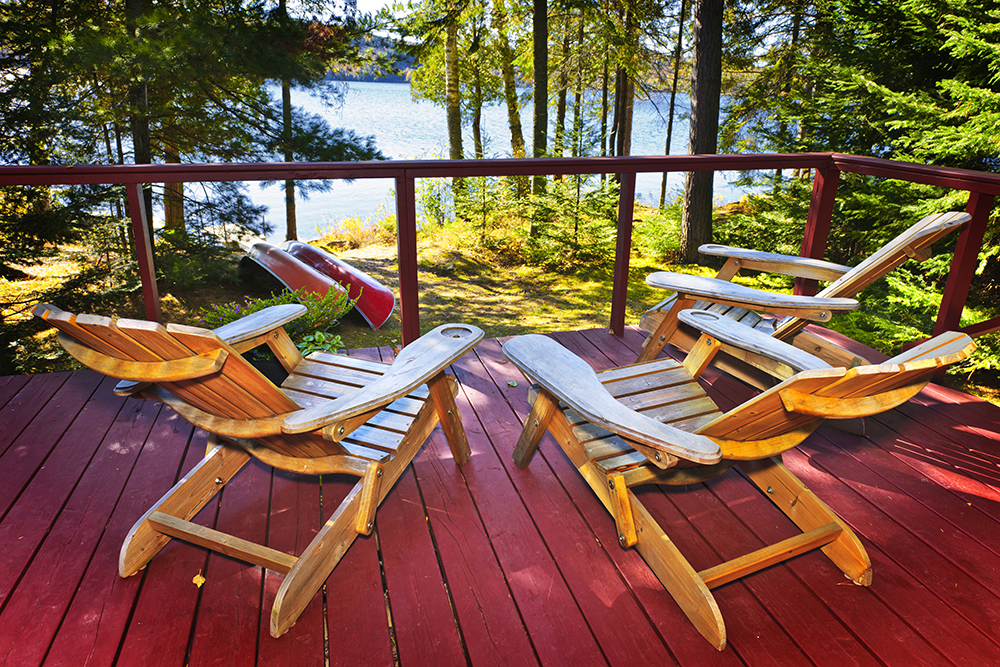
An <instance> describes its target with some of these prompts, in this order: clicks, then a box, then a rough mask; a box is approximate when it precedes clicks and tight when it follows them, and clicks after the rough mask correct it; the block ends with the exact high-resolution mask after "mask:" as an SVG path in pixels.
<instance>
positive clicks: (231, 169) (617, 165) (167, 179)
mask: <svg viewBox="0 0 1000 667" xmlns="http://www.w3.org/2000/svg"><path fill="white" fill-rule="evenodd" d="M831 155H832V154H831V153H773V154H752V155H641V156H624V157H585V158H527V159H523V158H522V159H514V158H506V159H491V160H393V161H372V162H310V163H301V162H299V163H296V162H291V163H282V162H267V163H239V164H139V165H134V164H128V165H65V166H57V165H52V166H15V165H9V166H0V185H57V184H93V183H177V182H190V181H193V182H198V181H272V180H287V179H292V180H308V179H328V178H329V179H340V178H399V177H409V178H438V177H444V178H447V177H454V176H514V175H542V174H602V173H603V174H614V173H626V172H636V173H638V172H662V171H716V170H725V171H729V170H733V171H740V170H754V169H793V168H799V169H809V168H814V167H825V166H827V165H829V164H830V157H831Z"/></svg>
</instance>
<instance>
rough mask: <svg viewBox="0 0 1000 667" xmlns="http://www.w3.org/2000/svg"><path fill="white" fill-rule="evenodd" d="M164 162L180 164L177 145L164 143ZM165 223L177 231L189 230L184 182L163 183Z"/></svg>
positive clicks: (167, 227)
mask: <svg viewBox="0 0 1000 667" xmlns="http://www.w3.org/2000/svg"><path fill="white" fill-rule="evenodd" d="M164 162H166V163H167V164H180V163H181V154H180V152H179V151H178V150H177V147H176V146H174V145H172V144H170V142H169V141H168V142H166V143H165V145H164ZM163 219H164V222H163V225H164V227H165V228H166V229H169V230H172V231H175V232H184V231H187V227H186V226H185V224H184V184H183V183H165V184H164V185H163Z"/></svg>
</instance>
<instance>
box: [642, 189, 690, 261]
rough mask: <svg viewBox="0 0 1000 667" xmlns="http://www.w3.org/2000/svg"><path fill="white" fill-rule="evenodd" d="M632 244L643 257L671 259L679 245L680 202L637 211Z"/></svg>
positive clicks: (661, 259) (660, 259)
mask: <svg viewBox="0 0 1000 667" xmlns="http://www.w3.org/2000/svg"><path fill="white" fill-rule="evenodd" d="M632 245H633V247H634V248H635V249H636V250H637V251H638V252H639V254H640V255H642V256H643V257H649V258H652V259H656V260H659V261H664V262H669V261H673V260H674V258H675V255H676V253H677V250H678V249H679V248H680V245H681V202H680V201H679V200H677V201H674V202H673V203H672V204H669V205H667V206H665V207H663V208H662V209H659V210H657V209H649V210H648V211H644V212H643V214H642V215H641V216H640V215H638V213H637V215H636V220H635V225H634V227H633V230H632Z"/></svg>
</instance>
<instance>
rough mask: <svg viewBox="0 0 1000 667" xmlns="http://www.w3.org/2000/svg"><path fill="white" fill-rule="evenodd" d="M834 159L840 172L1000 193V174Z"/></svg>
mask: <svg viewBox="0 0 1000 667" xmlns="http://www.w3.org/2000/svg"><path fill="white" fill-rule="evenodd" d="M831 160H832V162H833V165H834V166H835V167H836V168H837V169H839V170H840V171H846V172H852V173H855V174H864V175H866V176H876V177H881V178H895V179H900V180H904V181H911V182H913V183H924V184H927V185H938V186H941V187H945V188H952V189H954V190H968V191H971V192H982V193H983V194H990V195H998V194H1000V174H991V173H988V172H985V171H973V170H971V169H958V168H956V167H937V166H934V165H929V164H918V163H915V162H900V161H897V160H884V159H881V158H874V157H863V156H860V155H846V154H843V153H833V154H832V156H831Z"/></svg>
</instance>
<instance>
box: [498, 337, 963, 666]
mask: <svg viewBox="0 0 1000 667" xmlns="http://www.w3.org/2000/svg"><path fill="white" fill-rule="evenodd" d="M751 331H752V330H751ZM758 336H759V338H760V339H763V341H769V342H765V343H761V340H757V341H755V344H757V345H767V346H769V347H774V348H777V349H778V350H779V353H780V354H785V355H786V356H787V357H788V360H795V359H798V362H803V359H802V355H803V354H804V353H803V352H802V351H801V350H796V349H795V348H793V347H791V346H789V345H787V344H785V343H782V342H780V341H776V340H774V339H771V338H770V337H768V336H766V335H764V334H758ZM719 348H720V345H719V341H718V340H717V339H716V338H715V337H713V336H712V335H709V334H704V335H702V336H701V337H700V338H699V340H698V342H697V343H696V344H695V345H694V346H693V349H692V350H691V352H690V354H688V356H687V358H686V359H685V360H684V361H683V362H677V361H675V360H674V359H672V358H666V359H658V360H654V361H649V362H645V363H639V364H635V365H632V366H625V367H622V368H615V369H612V370H608V371H604V372H601V373H595V372H594V371H593V370H592V369H591V368H590V366H589V365H587V364H586V363H585V362H584V361H583V360H581V359H580V358H578V357H576V356H575V355H573V354H572V353H570V352H569V351H568V350H566V349H565V348H563V347H562V346H560V345H559V344H558V343H556V342H555V341H553V340H551V339H549V338H546V337H544V336H540V335H534V334H532V335H527V336H520V337H517V338H514V339H511V340H510V341H508V342H507V343H505V344H504V346H503V351H504V354H505V355H506V356H507V358H508V359H510V360H511V361H512V362H513V363H514V364H515V365H516V366H517V367H518V368H519V369H520V370H521V371H522V372H523V373H524V374H525V375H526V376H527V377H528V378H529V379H530V380H531V381H533V382H536V383H537V385H536V386H534V387H532V389H531V396H530V397H529V398H530V399H531V403H532V408H531V412H530V414H529V415H528V417H527V419H526V420H525V425H524V429H523V431H522V432H521V436H520V438H519V439H518V441H517V445H516V446H515V449H514V461H515V462H516V463H517V465H518V466H519V467H521V468H525V467H527V465H528V464H529V463H530V461H531V458H532V456H533V455H534V453H535V451H536V449H537V447H538V444H539V442H540V441H541V439H542V437H543V435H544V433H545V431H549V432H551V433H552V435H553V436H554V437H555V440H556V442H558V443H559V445H560V446H561V447H562V449H563V450H564V451H565V452H566V455H567V456H568V457H569V459H570V461H572V463H573V465H574V466H575V467H576V468H577V469H578V470H579V471H580V472H581V474H582V475H583V477H584V479H585V480H586V481H587V483H588V484H589V485H590V487H591V488H592V489H593V490H594V493H596V494H597V496H598V498H599V499H600V500H601V502H602V503H603V504H604V506H605V508H606V509H607V510H608V512H609V513H610V514H611V516H612V517H613V518H614V521H615V526H616V528H617V532H618V540H619V542H620V543H621V546H622V547H623V548H630V547H633V546H634V547H635V548H636V549H637V550H638V551H639V553H640V554H641V555H642V557H643V558H644V559H645V561H646V562H647V563H648V564H649V566H650V568H651V569H652V570H653V572H654V573H655V574H656V576H657V578H659V580H660V581H661V582H662V583H663V585H664V587H665V588H666V589H667V591H668V592H669V593H670V595H671V596H672V597H673V598H674V600H675V601H676V602H677V604H678V605H679V606H680V607H681V609H682V610H683V611H684V613H685V614H686V615H687V617H688V618H689V619H690V620H691V622H692V623H693V624H694V625H695V627H696V628H697V629H698V631H699V632H701V634H702V635H703V636H704V637H705V638H706V639H708V641H709V642H711V643H712V645H713V646H715V647H716V648H717V649H719V650H722V649H723V648H725V645H726V629H725V624H724V622H723V619H722V614H721V612H720V610H719V607H718V605H717V604H716V601H715V598H714V597H713V595H712V592H711V590H712V589H713V588H716V587H718V586H722V585H723V584H726V583H728V582H731V581H733V580H735V579H738V578H740V577H743V576H746V575H748V574H751V573H753V572H756V571H758V570H761V569H763V568H765V567H768V566H770V565H773V564H775V563H779V562H782V561H784V560H787V559H789V558H792V557H794V556H797V555H800V554H803V553H805V552H807V551H810V550H813V549H817V548H820V549H822V550H823V552H824V553H825V554H826V555H827V556H828V557H829V558H830V560H832V561H833V562H834V563H835V564H836V565H837V566H838V567H839V568H840V569H841V570H842V571H843V572H844V574H846V575H847V576H848V577H849V578H850V579H852V580H853V581H855V582H856V583H858V584H861V585H864V586H868V585H869V584H870V583H871V577H872V572H871V561H870V560H869V558H868V555H867V554H866V553H865V549H864V547H863V546H862V545H861V542H860V541H859V540H858V538H857V537H856V536H855V535H854V533H853V532H852V531H851V529H850V528H849V527H848V526H847V525H846V524H845V523H844V522H843V521H842V520H841V519H840V518H839V517H838V516H837V515H836V514H834V512H833V511H832V510H830V508H828V507H827V506H826V505H825V504H824V503H823V502H822V501H820V500H819V499H818V498H817V497H816V496H815V495H814V494H813V493H812V492H811V491H809V490H808V489H807V488H806V487H805V486H804V485H803V484H802V482H800V481H799V480H798V479H797V478H796V477H795V476H794V475H793V474H792V473H791V472H790V471H789V470H788V469H787V468H786V467H785V466H784V465H782V463H781V456H780V455H781V453H782V452H784V451H786V450H788V449H790V448H792V447H795V446H796V445H798V444H799V443H800V442H802V441H803V440H804V439H805V438H806V437H808V436H809V435H810V434H811V433H812V432H813V431H814V430H815V429H816V428H817V426H819V424H820V423H821V422H822V421H823V420H824V419H827V418H833V419H841V418H854V417H859V416H866V415H871V414H875V413H878V412H882V411H884V410H888V409H890V408H892V407H894V406H896V405H899V404H901V403H903V402H905V401H907V400H909V398H910V397H912V396H913V395H914V394H916V393H917V392H919V391H920V390H921V389H922V388H923V387H924V385H926V383H927V382H928V380H929V379H930V378H931V376H932V375H933V373H934V372H935V371H936V370H937V369H938V368H940V367H942V366H943V365H946V364H950V363H954V362H956V361H959V360H961V359H964V358H966V357H967V356H968V355H969V354H970V353H971V352H972V350H973V349H975V344H974V343H973V342H972V341H971V340H970V339H969V337H968V336H966V335H964V334H955V333H949V334H943V335H941V336H938V337H937V338H935V339H933V340H932V341H928V342H927V343H925V344H924V345H921V346H920V347H919V348H915V349H913V350H910V351H909V352H908V353H906V354H905V355H903V356H901V357H899V358H896V359H891V360H890V361H889V362H887V363H886V364H882V365H879V366H862V367H857V368H852V369H850V370H848V369H845V368H822V369H819V370H809V371H804V372H801V373H798V374H796V375H795V376H793V377H792V378H790V379H788V380H786V381H784V382H782V383H781V384H779V385H777V386H775V387H773V388H772V389H770V390H768V391H766V392H764V393H762V394H760V395H758V396H756V397H755V398H753V399H751V400H749V401H747V402H745V403H743V404H742V405H740V406H738V407H736V408H734V409H732V410H730V411H728V412H726V413H722V412H721V411H720V410H719V409H718V408H717V407H716V405H715V403H714V402H713V401H712V400H711V399H710V398H709V397H708V396H707V395H706V393H705V392H704V390H703V389H702V388H701V386H700V385H699V384H698V382H697V381H696V378H697V377H698V375H699V374H700V373H701V371H702V370H704V368H705V367H706V366H707V365H708V363H709V362H710V361H711V360H712V357H713V356H714V355H715V354H716V353H717V351H718V350H719ZM816 361H817V362H818V364H819V365H823V362H822V361H819V360H816ZM803 363H807V364H811V363H812V362H809V361H808V360H805V361H804V362H803ZM733 465H739V466H740V468H742V470H743V471H744V472H745V473H746V475H747V476H748V477H749V478H750V479H751V480H752V481H753V483H754V484H755V485H756V486H757V487H758V488H759V489H760V490H761V491H762V493H763V494H764V497H766V498H768V499H769V500H771V501H772V502H774V504H775V505H776V506H777V507H778V508H779V509H780V510H781V511H782V512H784V513H785V514H786V515H787V516H788V517H789V519H791V520H792V522H793V523H794V524H795V525H796V526H798V527H799V528H800V529H801V530H802V531H803V532H802V534H800V535H796V536H794V537H792V538H789V539H786V540H783V541H781V542H778V543H777V544H772V545H770V546H767V547H765V548H763V549H760V550H758V551H755V552H753V553H751V554H747V555H745V556H742V557H740V558H737V559H735V560H731V561H728V562H725V563H721V564H720V565H717V566H715V567H712V568H709V569H706V570H703V571H701V572H696V571H695V570H694V569H693V568H692V566H691V565H690V564H689V563H688V561H687V560H686V559H685V558H684V556H683V555H682V554H681V553H680V551H679V550H678V549H677V547H676V546H675V544H674V543H673V542H672V541H671V540H670V539H669V537H668V536H667V535H666V533H665V532H664V531H663V529H662V528H661V527H660V526H659V525H658V524H657V523H656V521H655V519H654V518H653V516H652V515H651V514H650V512H649V511H648V510H647V509H646V508H645V507H644V506H643V505H642V503H641V502H640V501H639V499H638V498H637V496H636V495H635V493H634V492H633V491H632V489H633V488H634V487H636V486H640V485H643V484H671V485H685V484H694V483H698V482H701V481H704V480H707V479H710V478H712V477H715V476H717V475H720V474H722V473H724V472H726V471H727V470H728V469H729V468H731V467H732V466H733Z"/></svg>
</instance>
